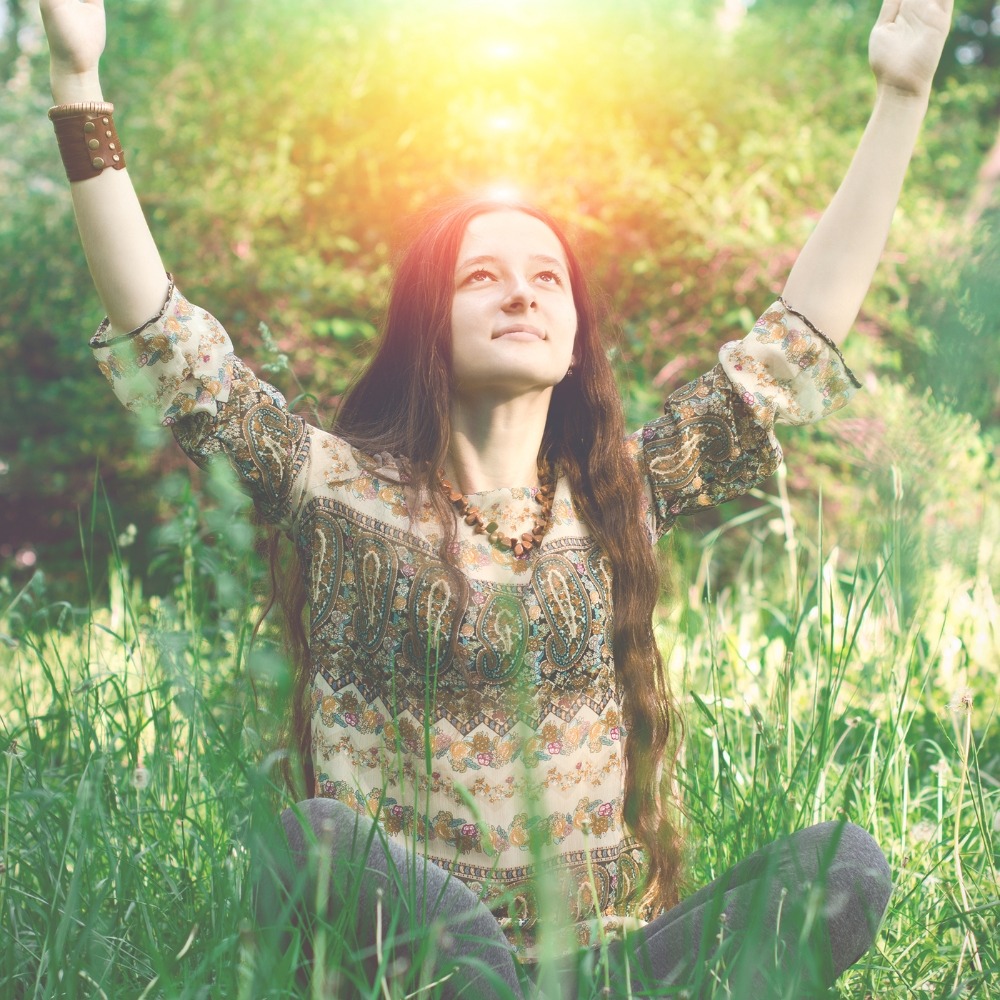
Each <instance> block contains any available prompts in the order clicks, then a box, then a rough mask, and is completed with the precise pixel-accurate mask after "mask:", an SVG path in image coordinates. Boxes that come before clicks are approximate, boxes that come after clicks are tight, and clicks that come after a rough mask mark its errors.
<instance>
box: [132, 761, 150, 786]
mask: <svg viewBox="0 0 1000 1000" xmlns="http://www.w3.org/2000/svg"><path fill="white" fill-rule="evenodd" d="M132 787H133V788H135V789H137V790H138V791H140V792H141V791H142V790H143V789H144V788H149V771H148V770H147V769H146V768H144V767H142V766H141V765H140V766H139V767H137V768H136V769H135V770H134V771H133V772H132Z"/></svg>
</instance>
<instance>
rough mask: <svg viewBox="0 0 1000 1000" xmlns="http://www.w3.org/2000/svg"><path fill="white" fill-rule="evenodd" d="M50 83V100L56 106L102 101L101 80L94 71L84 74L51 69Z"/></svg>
mask: <svg viewBox="0 0 1000 1000" xmlns="http://www.w3.org/2000/svg"><path fill="white" fill-rule="evenodd" d="M50 82H51V85H52V100H53V101H54V102H55V103H56V104H77V103H79V102H80V101H103V100H104V93H103V91H102V90H101V80H100V77H99V76H98V73H97V70H96V69H94V70H91V71H89V72H86V73H67V72H61V71H58V70H56V69H55V67H53V69H52V74H51V81H50Z"/></svg>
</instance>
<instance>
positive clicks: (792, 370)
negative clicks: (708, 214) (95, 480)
mask: <svg viewBox="0 0 1000 1000" xmlns="http://www.w3.org/2000/svg"><path fill="white" fill-rule="evenodd" d="M91 343H92V346H93V348H94V349H95V353H96V357H97V361H98V364H99V365H100V368H101V370H102V371H103V372H104V374H105V375H106V376H107V378H108V380H109V381H110V382H111V384H112V386H113V387H114V390H115V392H116V394H117V395H118V397H119V398H120V399H121V400H122V402H123V403H124V404H125V405H126V406H127V407H128V408H129V409H133V410H136V409H140V408H144V407H153V408H155V410H156V412H157V413H158V415H159V417H160V419H161V420H162V421H163V422H164V423H165V424H169V425H172V427H173V431H174V434H175V436H176V438H177V440H178V442H179V443H180V445H181V447H182V448H183V449H184V450H185V451H186V452H187V454H188V455H189V456H190V457H191V458H192V459H193V460H194V461H195V462H197V463H199V464H205V463H206V462H208V461H211V460H212V459H213V458H215V457H216V456H220V457H222V458H224V459H225V460H226V461H227V462H229V463H230V464H231V466H232V468H233V469H234V470H235V472H236V474H237V476H238V477H239V479H240V480H241V482H242V483H243V485H244V487H245V488H246V489H247V490H248V491H249V492H250V494H251V495H252V497H253V499H254V501H255V503H256V505H257V507H258V509H259V511H260V512H261V514H262V515H263V517H264V518H266V519H267V520H268V521H269V522H271V523H275V524H278V525H280V526H281V527H282V528H283V529H284V530H286V531H287V532H288V534H289V535H290V537H291V538H292V540H293V541H294V544H295V545H296V547H297V551H298V554H299V558H300V561H301V565H302V567H303V570H304V573H305V576H306V585H307V589H308V593H309V597H310V609H311V618H310V648H311V653H312V662H313V665H314V669H315V676H314V678H313V682H312V708H313V716H312V737H313V744H312V750H313V757H314V763H315V770H316V775H317V779H316V781H317V784H316V789H315V792H316V794H317V795H321V796H332V797H334V798H337V799H340V800H341V801H343V802H346V803H347V804H349V805H350V806H352V807H353V808H354V809H356V810H358V811H367V812H369V813H371V814H372V815H375V816H377V817H378V819H379V821H380V823H381V825H382V827H383V828H384V830H385V833H386V835H387V836H389V837H394V838H399V839H401V840H403V841H406V842H408V843H410V844H412V845H415V849H417V850H421V851H422V850H426V851H427V853H428V856H429V857H431V858H432V859H433V860H434V861H436V862H437V863H438V864H440V865H442V866H444V867H445V868H447V869H449V870H450V871H452V872H453V873H454V875H455V876H456V877H458V878H460V879H462V880H463V881H464V882H466V883H468V884H469V885H470V886H471V887H472V888H473V889H474V890H475V891H477V892H479V893H480V894H481V895H482V896H483V898H484V899H485V900H486V901H487V903H488V904H489V905H491V907H492V908H493V909H494V912H496V913H497V915H498V918H499V919H500V921H501V924H502V926H504V928H505V930H506V933H507V935H508V938H509V940H510V941H511V943H512V945H514V947H515V948H516V949H517V950H518V951H519V952H520V953H521V954H522V955H523V956H524V957H530V952H531V950H532V946H533V944H534V942H535V937H536V927H537V925H538V923H539V912H540V909H541V912H542V913H543V915H544V914H545V913H551V912H554V913H557V914H560V915H561V916H562V918H563V919H565V917H566V915H567V914H569V915H570V916H571V919H572V920H574V921H579V922H580V927H581V928H584V927H588V926H590V924H591V923H592V920H591V918H595V917H609V918H614V917H621V916H625V914H623V912H622V905H621V901H622V899H623V898H624V897H625V895H626V894H627V893H628V891H629V890H630V889H631V888H632V886H633V885H634V884H635V882H636V881H637V879H639V877H640V874H641V866H642V854H641V851H640V850H639V848H638V846H637V845H636V843H635V841H633V840H632V839H630V837H629V836H628V835H627V832H626V830H625V829H624V826H623V822H622V787H623V774H622V747H623V742H624V740H625V739H626V732H625V729H624V727H623V723H622V716H621V697H620V692H619V691H618V690H617V688H616V684H615V676H614V663H613V660H612V652H611V650H612V642H611V629H612V608H611V604H610V598H611V580H610V572H609V566H608V562H607V560H606V559H605V557H604V555H603V554H602V553H601V551H600V550H599V549H598V547H597V546H596V545H595V544H594V542H593V541H592V539H591V537H590V535H589V532H588V529H587V526H586V525H585V524H584V523H583V522H582V520H581V519H580V517H579V516H578V514H577V511H576V509H575V507H574V503H573V498H572V496H571V495H570V494H569V491H568V488H567V485H566V483H565V481H560V482H559V483H558V484H557V488H556V494H555V500H554V504H553V511H552V522H551V527H550V529H549V532H548V534H547V535H546V537H545V540H544V542H543V543H542V545H541V547H540V549H539V550H538V551H537V552H536V553H535V554H534V555H533V556H532V557H531V558H530V559H528V560H515V559H513V558H512V557H511V556H510V554H509V553H501V552H499V551H497V550H496V549H494V548H492V547H490V546H489V545H488V544H484V541H483V539H482V536H477V535H474V534H473V533H472V531H471V529H470V530H469V531H468V532H465V531H464V530H463V529H464V528H465V525H464V524H462V523H461V522H460V523H459V529H460V530H459V534H458V537H457V540H456V550H455V554H454V559H453V561H452V563H451V564H449V563H446V562H443V561H442V560H441V559H440V558H439V557H438V555H437V547H438V544H439V542H440V539H441V530H440V526H439V525H438V524H437V523H435V520H434V518H433V516H432V513H431V508H430V506H429V505H428V504H426V503H425V504H423V505H422V506H420V505H418V506H417V509H415V510H411V509H409V508H408V506H407V500H406V495H405V492H404V487H403V483H402V482H401V474H400V470H399V468H398V467H397V465H396V463H395V461H394V460H393V459H392V458H391V457H390V456H372V455H367V454H363V453H362V452H360V451H359V450H357V449H356V448H353V447H351V445H349V444H348V443H347V442H345V441H344V440H342V439H340V438H338V437H336V436H334V435H332V434H329V433H326V432H325V431H322V430H320V429H318V428H316V427H313V426H310V425H309V424H307V423H306V422H305V421H304V420H303V419H302V418H301V417H299V416H297V415H296V414H293V413H291V412H289V410H288V408H287V406H286V404H285V400H284V399H283V398H282V396H281V395H280V393H278V392H277V390H275V389H274V388H273V387H271V386H270V385H268V384H267V383H265V382H262V381H260V380H259V379H257V378H256V377H255V376H254V374H253V373H252V372H251V371H249V370H248V369H247V368H246V366H245V365H244V364H243V363H242V362H241V361H240V360H239V359H238V358H237V357H235V356H234V354H233V349H232V344H231V343H230V340H229V337H228V336H227V334H226V332H225V331H224V330H223V328H222V327H221V326H220V325H219V323H218V322H217V321H216V320H215V319H214V318H213V317H212V316H210V315H209V314H208V313H206V312H205V311H203V310H202V309H199V308H197V307H195V306H192V305H191V304H190V303H189V302H187V301H186V300H185V299H184V298H183V296H181V294H180V293H179V292H178V291H177V290H176V289H175V288H174V287H173V285H171V288H170V292H169V294H168V298H167V301H166V303H165V304H164V308H163V310H162V311H161V313H160V314H159V315H158V316H156V317H155V318H154V319H153V320H151V321H150V322H149V323H148V324H146V325H145V326H144V327H142V328H140V329H139V330H135V331H133V332H131V333H127V334H124V335H119V334H117V333H116V332H115V331H113V330H111V329H110V328H109V325H108V322H107V321H105V322H104V324H102V326H101V328H100V329H99V331H98V332H97V334H96V335H95V337H94V338H93V340H92V342H91ZM856 385H857V382H856V380H855V379H854V376H853V375H852V374H851V373H850V371H849V370H848V369H847V367H846V365H845V364H844V363H843V359H842V358H841V356H840V354H839V352H838V351H837V349H836V348H835V347H834V346H833V345H832V344H831V343H829V342H828V341H826V340H825V338H823V337H822V335H817V334H816V333H815V332H813V331H811V330H810V329H809V328H808V327H807V326H806V325H805V324H804V323H802V322H801V321H800V320H799V319H798V318H796V317H795V316H794V315H792V314H790V313H789V312H788V311H787V310H786V309H785V308H784V307H783V306H781V305H780V304H776V305H774V306H772V307H771V308H770V309H769V310H768V311H767V312H766V313H765V314H764V315H763V316H762V317H761V319H760V320H759V321H758V322H757V324H756V325H755V326H754V328H753V330H752V331H751V332H750V333H749V335H748V336H747V337H746V338H745V339H744V340H742V341H737V342H733V343H730V344H727V345H726V346H725V347H723V349H722V351H721V355H720V363H719V364H718V365H716V367H715V368H713V369H712V370H711V371H710V372H709V373H708V374H707V375H704V376H703V377H701V378H699V379H696V380H695V381H693V382H691V383H690V384H688V385H686V386H684V387H683V388H682V389H679V390H678V391H677V392H675V393H674V394H673V395H672V396H671V397H670V398H669V400H668V401H667V403H666V406H665V408H664V415H663V416H662V417H660V418H658V419H657V420H654V421H652V422H651V423H649V424H647V425H646V426H645V427H643V428H641V430H639V431H638V432H637V433H636V434H634V435H633V436H632V437H631V438H630V439H629V445H630V449H631V452H632V454H633V455H634V456H635V459H636V461H637V462H638V463H639V467H640V469H641V473H642V476H643V478H644V480H645V482H646V484H647V489H648V498H647V504H646V508H645V510H643V511H637V512H636V516H640V517H644V518H645V520H646V523H647V525H648V528H649V532H650V536H651V539H653V538H655V537H657V536H659V535H661V534H662V533H664V532H666V531H667V530H669V529H670V527H671V526H672V524H673V523H674V520H675V519H676V518H677V517H678V515H680V514H684V513H688V512H691V511H695V510H698V509H700V508H703V507H706V506H712V505H715V504H719V503H722V502H723V501H725V500H728V499H730V498H732V497H734V496H737V495H739V494H742V493H745V492H746V491H747V490H749V489H751V488H752V487H753V486H755V485H756V484H757V483H759V482H760V481H761V480H762V479H764V478H765V477H766V476H769V475H770V474H771V473H772V472H773V471H774V469H775V468H776V466H777V465H778V463H779V461H780V459H781V452H780V449H779V447H778V444H777V442H776V441H775V439H774V436H773V433H772V428H773V425H774V422H775V420H776V419H780V420H784V421H786V422H790V423H805V422H808V421H812V420H816V419H818V418H820V417H822V416H823V415H825V414H826V413H829V412H832V411H833V410H835V409H837V408H839V407H840V406H842V405H843V404H844V403H845V402H846V401H847V399H848V398H849V396H850V395H851V393H852V392H853V387H855V386H856ZM474 502H475V503H476V505H477V506H478V507H480V509H481V510H482V511H483V513H484V515H485V516H486V520H489V519H490V518H491V517H496V518H497V519H499V520H500V523H501V525H504V524H505V523H509V524H510V525H511V530H513V526H514V525H515V524H517V523H519V522H520V523H523V522H525V521H527V522H529V523H530V521H531V519H532V517H533V515H534V513H535V511H536V509H537V507H536V506H535V504H534V501H533V490H530V489H516V488H515V489H508V490H498V491H495V492H493V493H490V494H479V495H477V496H476V498H475V501H474ZM418 844H419V846H416V845H418ZM540 887H544V888H540ZM545 907H548V909H545Z"/></svg>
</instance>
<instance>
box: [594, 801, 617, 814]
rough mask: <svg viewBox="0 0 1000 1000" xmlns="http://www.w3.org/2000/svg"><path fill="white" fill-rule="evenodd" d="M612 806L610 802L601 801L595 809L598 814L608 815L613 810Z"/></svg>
mask: <svg viewBox="0 0 1000 1000" xmlns="http://www.w3.org/2000/svg"><path fill="white" fill-rule="evenodd" d="M614 808H615V807H614V806H613V805H612V804H611V803H610V802H602V803H601V805H600V807H599V808H598V810H597V815H598V816H610V815H611V814H612V812H614Z"/></svg>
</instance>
